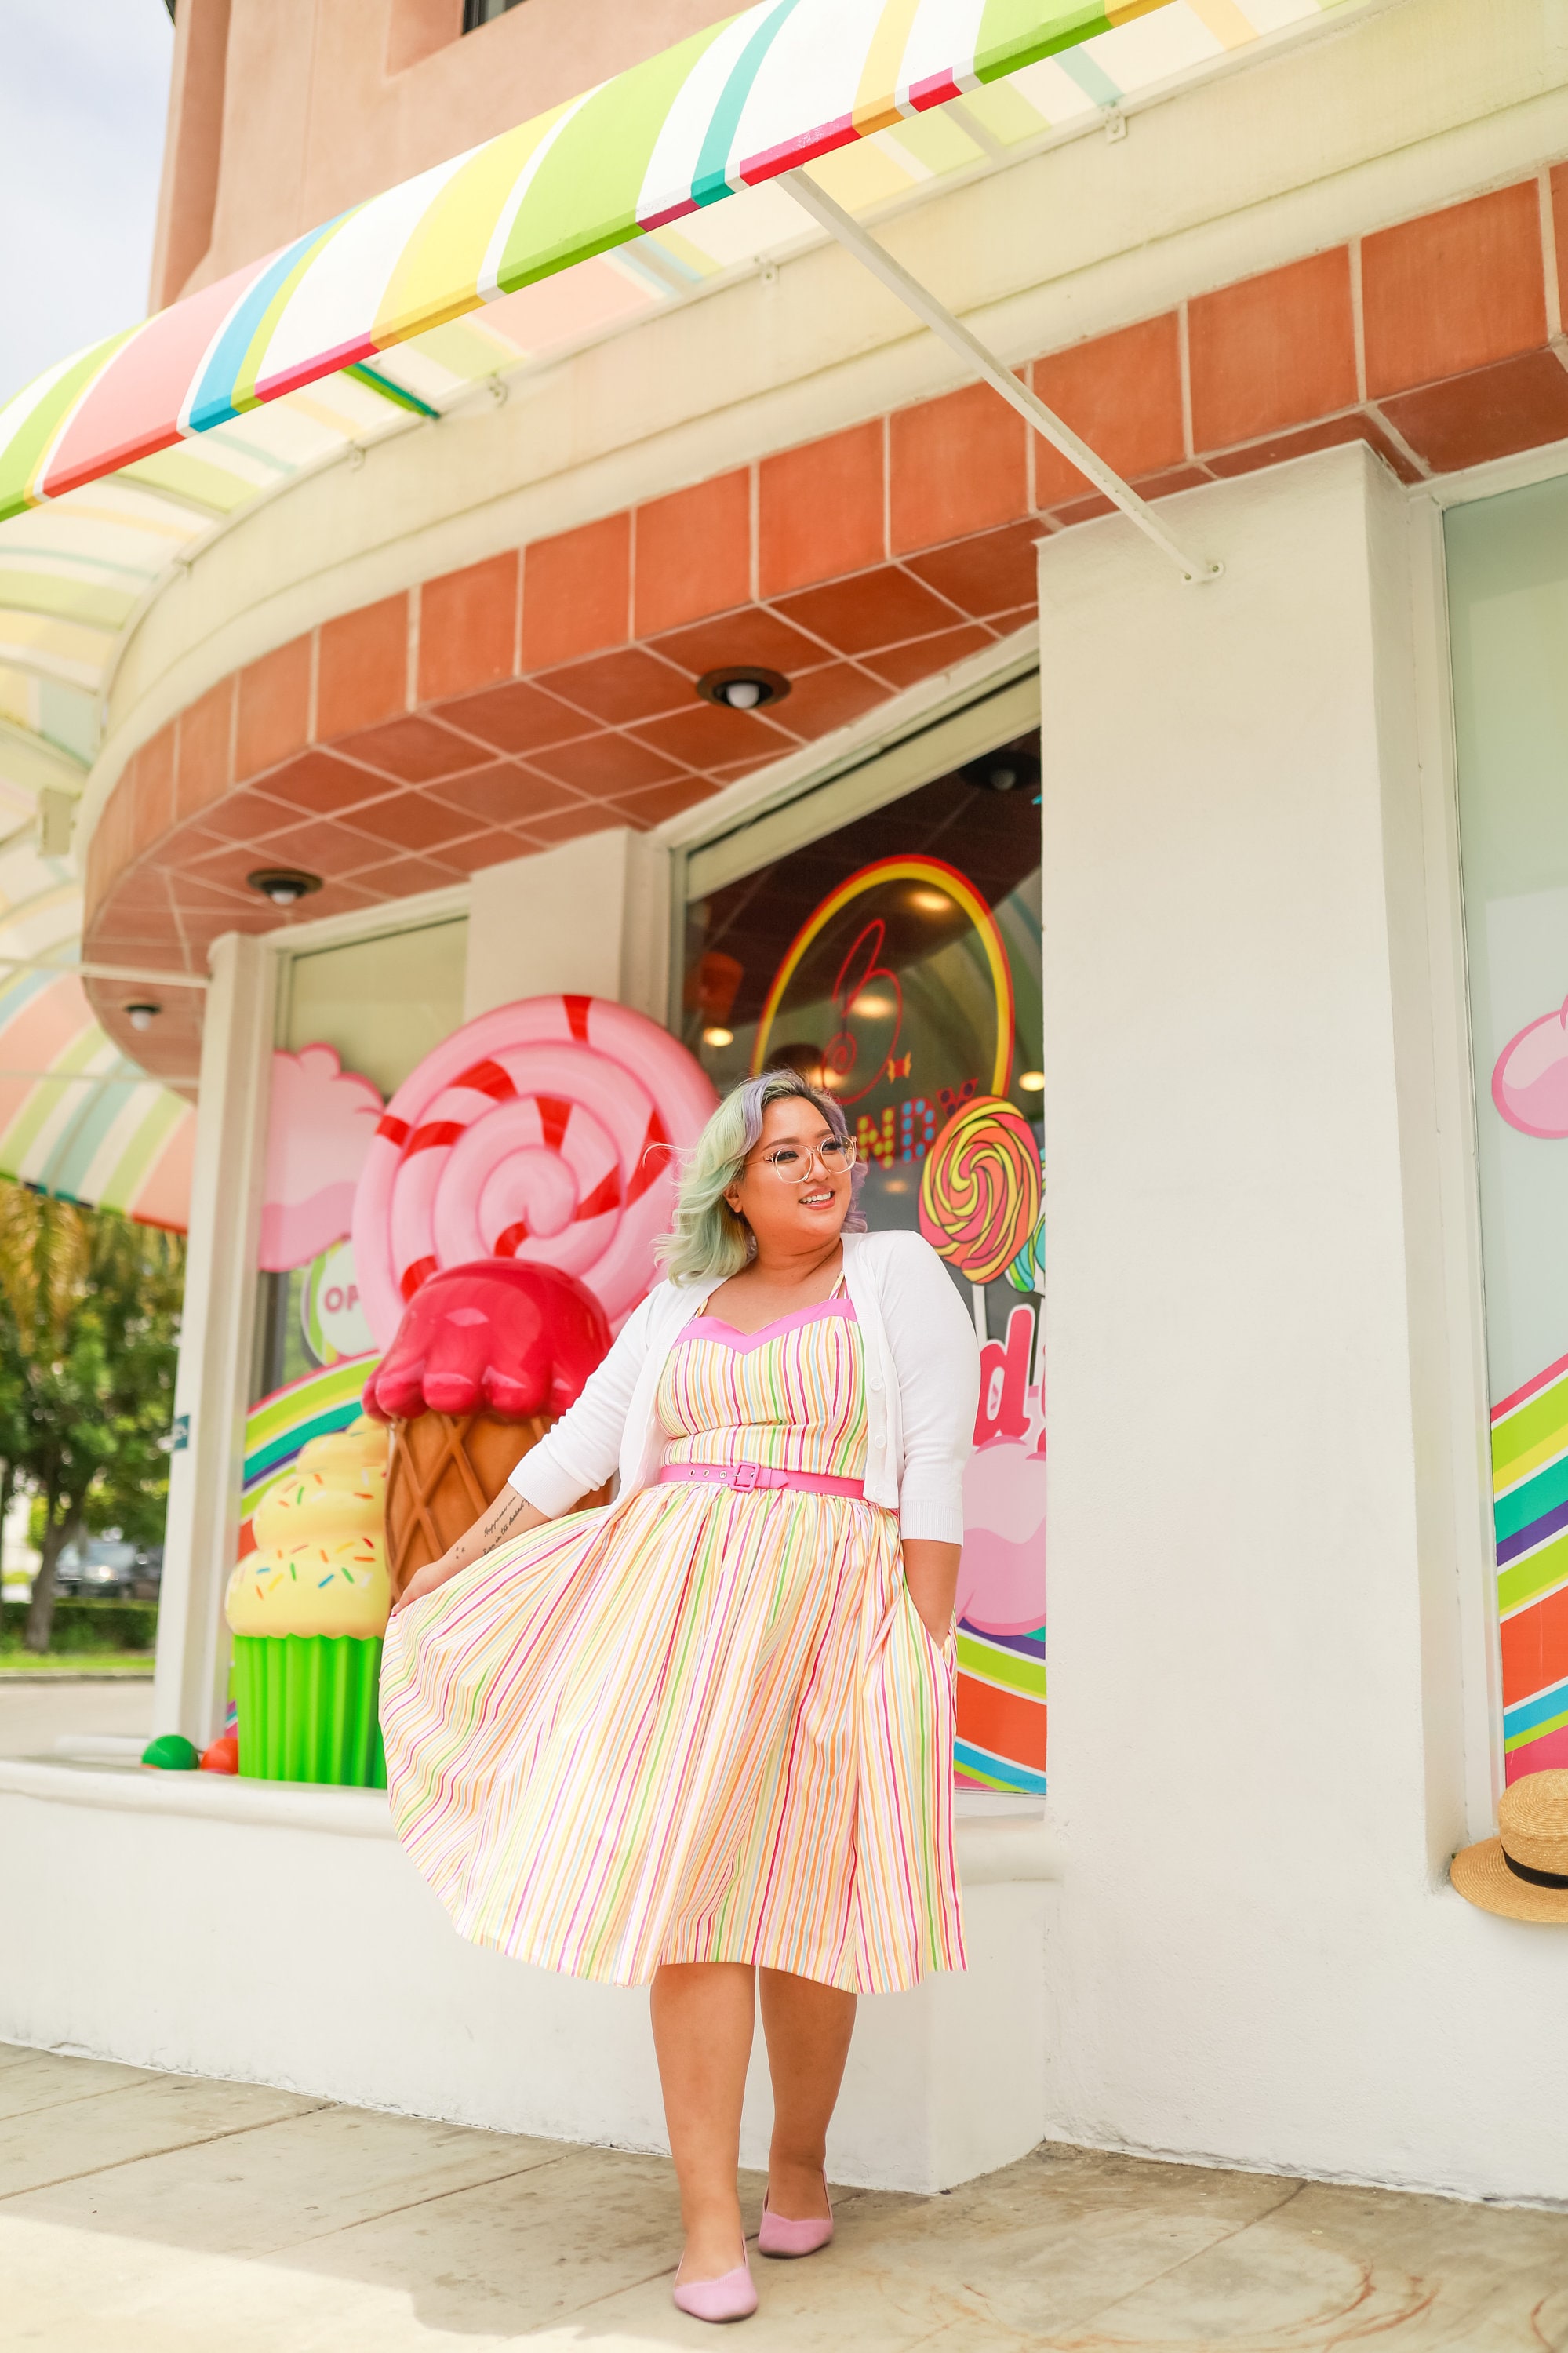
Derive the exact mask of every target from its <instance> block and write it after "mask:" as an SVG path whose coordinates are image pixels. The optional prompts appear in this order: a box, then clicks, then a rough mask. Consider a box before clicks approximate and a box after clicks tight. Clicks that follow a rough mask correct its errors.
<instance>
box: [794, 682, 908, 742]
mask: <svg viewBox="0 0 1568 2353" xmlns="http://www.w3.org/2000/svg"><path fill="white" fill-rule="evenodd" d="M886 699H887V698H886V695H885V692H884V691H883V689H882V688H881V687H880V686H879V685H878V684H877V682H876V681H875V680H874V679H873V678H867V676H866V675H865V672H864V671H863V670H856V669H854V668H853V665H852V664H851V663H849V662H835V663H834V665H833V667H832V669H831V670H814V671H813V672H812V674H811V676H810V678H803V679H802V680H801V681H800V685H799V686H798V687H797V688H796V689H795V691H794V693H793V694H792V695H791V696H790V697H789V702H787V703H785V705H784V706H783V715H784V716H785V717H787V718H788V720H789V727H790V731H791V733H794V734H796V735H800V736H802V737H803V738H804V739H805V740H806V741H807V742H808V743H810V741H812V740H813V739H814V738H815V737H816V736H818V735H826V734H829V733H831V732H832V729H833V728H835V727H847V726H848V725H849V723H850V721H851V720H852V719H858V718H859V717H860V716H861V714H862V712H866V711H870V710H871V709H873V707H874V705H875V704H876V703H879V702H885V701H886Z"/></svg>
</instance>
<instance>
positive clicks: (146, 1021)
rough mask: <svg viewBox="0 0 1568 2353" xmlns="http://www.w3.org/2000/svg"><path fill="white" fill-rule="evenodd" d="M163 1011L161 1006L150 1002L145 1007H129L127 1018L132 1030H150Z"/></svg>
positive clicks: (126, 1010)
mask: <svg viewBox="0 0 1568 2353" xmlns="http://www.w3.org/2000/svg"><path fill="white" fill-rule="evenodd" d="M163 1009H164V1008H163V1007H162V1006H161V1005H154V1004H152V1003H150V1002H149V1003H147V1004H143V1005H128V1006H127V1007H126V1008H125V1018H126V1020H127V1021H129V1023H130V1024H131V1027H132V1029H151V1028H152V1026H153V1024H154V1021H155V1020H156V1019H157V1018H158V1016H159V1014H160V1013H161V1012H162V1011H163Z"/></svg>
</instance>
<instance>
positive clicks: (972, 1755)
mask: <svg viewBox="0 0 1568 2353" xmlns="http://www.w3.org/2000/svg"><path fill="white" fill-rule="evenodd" d="M953 1762H954V1764H955V1765H956V1766H957V1767H958V1769H959V1772H960V1773H968V1774H969V1775H971V1776H972V1777H973V1778H974V1779H975V1780H977V1781H985V1782H987V1783H989V1784H990V1786H991V1788H994V1789H1013V1790H1016V1791H1017V1792H1018V1794H1019V1796H1020V1797H1027V1798H1043V1797H1044V1794H1045V1776H1044V1773H1039V1772H1036V1771H1035V1769H1034V1768H1033V1766H1030V1765H1015V1764H1014V1763H1013V1762H1012V1758H1011V1757H994V1756H993V1755H992V1754H991V1750H990V1749H989V1748H977V1747H976V1746H975V1745H974V1743H973V1741H971V1740H955V1741H954V1743H953Z"/></svg>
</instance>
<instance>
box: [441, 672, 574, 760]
mask: <svg viewBox="0 0 1568 2353" xmlns="http://www.w3.org/2000/svg"><path fill="white" fill-rule="evenodd" d="M431 715H432V716H433V717H434V718H437V719H441V720H444V721H445V722H446V723H447V725H448V726H449V727H456V728H461V731H462V733H464V734H465V735H471V736H473V737H474V738H475V739H476V741H477V742H479V743H481V744H489V745H490V746H491V748H492V749H493V751H497V752H535V751H537V750H538V749H539V748H540V747H541V745H543V744H564V743H566V742H567V739H568V738H569V737H571V736H573V735H581V734H584V733H586V732H587V731H586V728H585V725H584V722H583V716H582V713H581V712H578V711H568V710H567V708H566V706H565V705H564V704H563V703H559V702H556V700H555V698H554V697H553V696H552V695H548V694H541V693H540V692H539V691H538V689H537V688H536V687H533V686H526V685H524V684H523V683H521V682H519V683H517V684H516V685H514V686H497V687H493V688H492V689H491V691H489V693H487V694H471V695H467V696H465V697H464V699H463V701H462V702H443V703H441V704H440V706H439V707H438V709H437V710H436V711H435V712H433V713H432V714H431Z"/></svg>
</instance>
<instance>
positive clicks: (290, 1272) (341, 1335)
mask: <svg viewBox="0 0 1568 2353" xmlns="http://www.w3.org/2000/svg"><path fill="white" fill-rule="evenodd" d="M467 947H468V923H467V921H466V919H465V918H462V917H461V916H460V917H458V918H456V919H455V920H452V921H450V922H446V923H425V924H421V925H420V926H419V927H418V929H417V930H412V931H405V932H388V933H383V934H380V935H379V936H378V937H376V938H374V939H368V940H353V941H349V942H347V943H345V944H343V945H341V946H338V947H330V948H315V949H311V950H309V951H307V952H306V953H305V954H304V955H298V956H295V957H293V958H292V959H291V962H290V964H289V965H288V968H287V970H286V972H285V974H284V978H283V1002H282V1007H281V1018H280V1021H279V1037H278V1044H279V1046H280V1047H281V1049H282V1050H284V1051H285V1052H286V1053H288V1054H291V1055H295V1056H298V1055H301V1054H302V1053H303V1052H304V1050H305V1049H306V1048H309V1047H330V1048H331V1049H332V1050H333V1051H334V1053H335V1055H336V1057H337V1060H338V1064H339V1066H340V1070H341V1071H342V1072H343V1073H345V1074H348V1076H349V1077H350V1078H352V1079H353V1080H355V1081H357V1082H359V1083H360V1088H361V1092H363V1093H365V1094H366V1096H368V1092H369V1090H372V1089H373V1090H374V1091H375V1093H376V1095H378V1096H379V1097H380V1098H381V1099H382V1101H386V1100H387V1099H388V1098H390V1096H391V1095H393V1094H394V1093H395V1092H396V1091H397V1088H398V1087H399V1086H400V1085H401V1084H402V1082H403V1081H404V1080H405V1079H406V1078H407V1077H408V1073H409V1072H410V1071H412V1070H414V1069H415V1068H416V1067H417V1066H418V1064H419V1063H420V1062H421V1061H422V1060H424V1058H425V1056H426V1055H427V1054H428V1053H429V1051H430V1050H431V1049H432V1048H433V1047H435V1046H438V1045H440V1042H441V1040H442V1039H444V1038H448V1037H450V1035H451V1032H452V1031H453V1030H454V1029H458V1028H459V1027H460V1025H461V1021H462V1018H463V973H464V959H465V956H466V954H467ZM366 1082H367V1084H366ZM318 1084H321V1082H320V1081H318ZM343 1095H344V1086H343V1084H342V1083H341V1082H339V1083H336V1084H334V1086H333V1087H332V1088H330V1089H328V1088H326V1087H324V1085H323V1086H322V1107H321V1109H320V1111H319V1112H317V1113H314V1114H313V1113H312V1111H311V1109H310V1108H309V1106H308V1104H307V1103H306V1101H305V1097H304V1090H303V1088H302V1086H296V1087H295V1089H294V1098H297V1100H298V1113H297V1115H298V1116H299V1117H301V1118H302V1119H304V1120H306V1121H309V1120H310V1119H311V1118H312V1117H313V1116H315V1117H318V1118H321V1119H323V1120H330V1119H331V1118H332V1117H333V1115H334V1113H333V1111H332V1110H331V1109H329V1108H328V1106H329V1105H333V1106H335V1105H336V1104H338V1103H340V1102H341V1099H342V1097H343ZM275 1103H276V1099H275ZM278 1115H279V1113H278V1110H277V1109H275V1112H274V1116H275V1117H276V1116H278ZM344 1198H345V1199H346V1198H347V1197H346V1193H345V1195H344ZM329 1221H330V1220H329ZM346 1234H347V1224H346V1218H345V1219H344V1229H343V1234H342V1235H341V1236H339V1237H336V1238H333V1239H330V1240H328V1242H327V1244H326V1246H325V1247H324V1248H323V1249H321V1250H313V1251H312V1253H311V1255H310V1256H309V1258H308V1260H307V1261H306V1262H305V1263H303V1264H301V1265H297V1266H286V1267H283V1268H281V1269H280V1270H279V1271H271V1272H264V1273H263V1274H262V1276H261V1278H260V1281H261V1296H260V1312H259V1314H258V1318H257V1325H258V1332H257V1346H256V1354H255V1363H254V1368H253V1372H252V1376H251V1395H252V1398H253V1399H257V1398H264V1397H267V1396H269V1395H270V1394H271V1392H272V1391H274V1390H276V1389H281V1388H285V1387H286V1386H288V1385H289V1384H291V1383H292V1382H295V1381H298V1380H301V1379H302V1378H303V1377H305V1376H306V1375H307V1374H310V1373H313V1372H315V1371H316V1370H317V1369H318V1368H319V1367H322V1366H331V1365H334V1364H336V1363H338V1362H339V1361H340V1360H344V1359H347V1358H350V1357H352V1356H356V1355H358V1354H360V1353H362V1352H363V1351H364V1350H365V1349H366V1348H368V1346H369V1345H370V1341H369V1335H368V1332H367V1331H366V1328H365V1326H364V1322H363V1317H362V1316H361V1315H360V1314H358V1312H357V1309H358V1293H357V1287H356V1284H355V1276H354V1267H353V1260H352V1254H351V1252H350V1250H349V1246H348V1242H347V1240H346ZM312 1239H313V1240H319V1239H320V1237H319V1236H313V1238H312ZM282 1254H283V1255H284V1256H285V1257H286V1256H288V1255H289V1252H288V1250H287V1248H286V1247H285V1248H284V1250H283V1252H282ZM273 1255H274V1256H276V1253H273Z"/></svg>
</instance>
